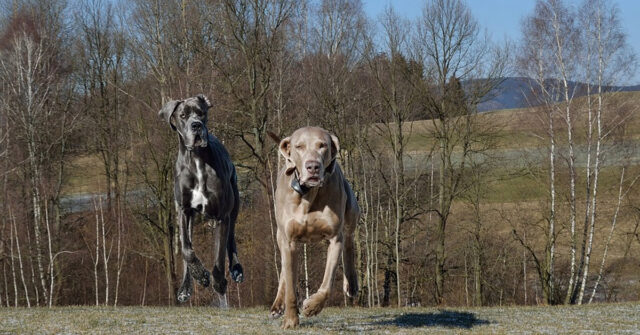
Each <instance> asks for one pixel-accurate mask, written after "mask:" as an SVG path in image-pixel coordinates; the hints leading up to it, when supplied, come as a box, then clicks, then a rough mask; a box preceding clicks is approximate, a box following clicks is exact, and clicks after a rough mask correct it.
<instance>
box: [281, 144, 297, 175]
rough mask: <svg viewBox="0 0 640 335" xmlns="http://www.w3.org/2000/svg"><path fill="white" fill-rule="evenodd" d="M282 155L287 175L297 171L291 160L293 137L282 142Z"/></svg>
mask: <svg viewBox="0 0 640 335" xmlns="http://www.w3.org/2000/svg"><path fill="white" fill-rule="evenodd" d="M280 154H281V155H282V157H284V164H285V171H284V173H285V174H286V175H290V174H292V173H293V171H295V170H296V164H295V163H294V162H293V161H292V160H291V137H286V138H284V139H283V140H282V141H280Z"/></svg>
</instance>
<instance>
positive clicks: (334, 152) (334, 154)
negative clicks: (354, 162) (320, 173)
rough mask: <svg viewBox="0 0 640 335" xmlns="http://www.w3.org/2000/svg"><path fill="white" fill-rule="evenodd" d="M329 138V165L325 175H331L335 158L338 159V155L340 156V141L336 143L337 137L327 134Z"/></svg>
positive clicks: (334, 166)
mask: <svg viewBox="0 0 640 335" xmlns="http://www.w3.org/2000/svg"><path fill="white" fill-rule="evenodd" d="M329 136H331V161H330V163H329V165H327V170H326V171H327V173H333V170H334V169H335V168H336V158H338V154H340V141H338V137H337V136H336V135H333V134H329Z"/></svg>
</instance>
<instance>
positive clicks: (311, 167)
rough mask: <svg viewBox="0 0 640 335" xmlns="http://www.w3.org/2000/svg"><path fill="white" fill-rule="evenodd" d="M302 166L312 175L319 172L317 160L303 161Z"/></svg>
mask: <svg viewBox="0 0 640 335" xmlns="http://www.w3.org/2000/svg"><path fill="white" fill-rule="evenodd" d="M304 167H305V168H306V169H307V171H308V172H309V173H311V174H312V175H315V174H318V173H320V163H318V162H306V163H304Z"/></svg>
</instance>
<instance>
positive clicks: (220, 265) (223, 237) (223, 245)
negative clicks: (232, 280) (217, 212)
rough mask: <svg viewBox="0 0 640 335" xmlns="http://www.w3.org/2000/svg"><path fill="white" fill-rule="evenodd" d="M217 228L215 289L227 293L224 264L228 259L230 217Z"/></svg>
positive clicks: (214, 257) (214, 250)
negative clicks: (226, 253)
mask: <svg viewBox="0 0 640 335" xmlns="http://www.w3.org/2000/svg"><path fill="white" fill-rule="evenodd" d="M216 230H217V232H216V234H215V239H216V241H215V242H216V243H215V245H214V247H213V262H214V266H213V271H212V275H213V289H214V290H215V291H216V292H218V293H219V294H225V293H226V292H227V279H226V278H225V273H224V270H225V268H224V264H225V261H226V255H225V251H226V249H227V240H228V238H229V219H228V218H227V219H226V220H224V221H223V222H221V224H218V228H217V229H216Z"/></svg>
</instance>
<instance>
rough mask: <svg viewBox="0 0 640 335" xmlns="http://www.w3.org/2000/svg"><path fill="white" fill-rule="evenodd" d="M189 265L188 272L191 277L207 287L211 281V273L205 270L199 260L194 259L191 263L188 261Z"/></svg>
mask: <svg viewBox="0 0 640 335" xmlns="http://www.w3.org/2000/svg"><path fill="white" fill-rule="evenodd" d="M188 267H189V274H191V277H193V279H195V280H196V281H197V282H198V284H200V285H202V286H204V287H209V283H210V282H211V279H210V277H211V275H210V274H209V271H207V269H205V268H204V266H202V263H200V260H196V261H194V262H192V263H190V264H189V265H188Z"/></svg>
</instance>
